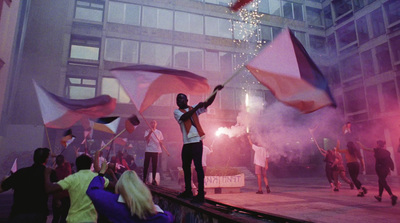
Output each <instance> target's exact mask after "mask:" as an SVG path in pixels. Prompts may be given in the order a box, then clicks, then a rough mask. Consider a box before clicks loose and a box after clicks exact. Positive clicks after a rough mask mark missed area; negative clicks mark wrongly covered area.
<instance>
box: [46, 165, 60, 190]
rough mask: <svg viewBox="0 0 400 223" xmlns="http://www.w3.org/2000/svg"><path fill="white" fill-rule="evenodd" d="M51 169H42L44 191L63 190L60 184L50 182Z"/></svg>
mask: <svg viewBox="0 0 400 223" xmlns="http://www.w3.org/2000/svg"><path fill="white" fill-rule="evenodd" d="M52 171H53V169H52V168H50V167H47V168H46V169H45V171H44V188H45V190H46V193H48V194H50V193H55V192H59V191H62V190H63V189H62V188H61V186H60V185H58V184H57V183H52V182H51V181H50V175H51V172H52Z"/></svg>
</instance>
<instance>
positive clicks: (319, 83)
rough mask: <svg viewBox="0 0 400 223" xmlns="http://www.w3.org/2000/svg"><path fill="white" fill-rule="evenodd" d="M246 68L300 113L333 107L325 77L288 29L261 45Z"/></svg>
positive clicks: (279, 98)
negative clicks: (261, 47)
mask: <svg viewBox="0 0 400 223" xmlns="http://www.w3.org/2000/svg"><path fill="white" fill-rule="evenodd" d="M246 68H247V69H248V70H249V71H250V72H251V73H252V74H253V75H254V77H255V78H256V79H257V80H258V81H259V82H261V84H263V85H264V86H266V87H267V88H268V89H269V90H270V91H271V92H272V94H273V95H274V96H275V97H276V98H277V99H278V100H279V101H281V102H283V103H285V104H286V105H289V106H292V107H295V108H297V109H298V110H300V111H301V112H303V113H310V112H313V111H315V110H318V109H320V108H322V107H324V106H328V105H331V106H334V107H336V103H335V100H334V99H333V97H332V94H331V92H330V90H329V87H328V82H327V80H326V79H325V78H324V76H323V75H322V72H321V71H320V70H319V69H318V67H317V65H316V64H315V63H314V62H313V61H312V60H311V57H310V56H309V55H308V53H307V52H306V50H305V49H304V47H303V46H302V45H301V43H300V41H299V40H297V39H296V37H295V36H294V35H293V33H292V32H291V31H290V30H289V29H286V30H284V31H282V33H281V34H279V36H278V37H277V38H276V39H274V41H272V42H271V43H270V44H269V45H267V46H266V47H265V48H264V49H262V51H261V52H260V53H259V54H258V55H257V56H256V57H255V58H253V59H252V60H251V61H250V62H249V63H247V64H246Z"/></svg>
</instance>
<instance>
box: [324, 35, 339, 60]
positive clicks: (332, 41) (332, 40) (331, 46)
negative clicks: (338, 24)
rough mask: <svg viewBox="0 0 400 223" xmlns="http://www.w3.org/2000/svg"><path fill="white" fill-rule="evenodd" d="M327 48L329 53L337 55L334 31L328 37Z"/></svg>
mask: <svg viewBox="0 0 400 223" xmlns="http://www.w3.org/2000/svg"><path fill="white" fill-rule="evenodd" d="M326 48H327V50H328V55H335V56H336V55H337V51H336V39H335V33H332V34H331V35H329V36H328V37H327V38H326Z"/></svg>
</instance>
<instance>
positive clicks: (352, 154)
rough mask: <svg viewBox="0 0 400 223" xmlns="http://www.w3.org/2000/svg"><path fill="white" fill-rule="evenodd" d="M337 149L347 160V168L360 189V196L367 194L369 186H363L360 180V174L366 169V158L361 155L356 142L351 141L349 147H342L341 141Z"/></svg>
mask: <svg viewBox="0 0 400 223" xmlns="http://www.w3.org/2000/svg"><path fill="white" fill-rule="evenodd" d="M337 151H338V152H339V153H343V154H344V155H345V158H346V162H347V169H348V170H349V174H350V178H351V180H352V181H353V183H354V185H355V186H356V188H357V190H358V194H357V196H358V197H364V195H365V194H367V188H365V187H363V186H362V184H361V182H360V181H359V180H358V174H359V173H360V164H361V171H364V170H365V163H364V159H363V158H362V157H361V153H360V151H359V150H358V149H357V147H356V145H355V144H354V142H352V141H350V142H348V143H347V149H340V143H338V148H337Z"/></svg>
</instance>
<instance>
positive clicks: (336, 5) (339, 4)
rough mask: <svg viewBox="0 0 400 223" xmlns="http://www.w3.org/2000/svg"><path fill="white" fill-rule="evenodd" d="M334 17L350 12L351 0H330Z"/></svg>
mask: <svg viewBox="0 0 400 223" xmlns="http://www.w3.org/2000/svg"><path fill="white" fill-rule="evenodd" d="M332 5H333V9H334V10H335V15H336V18H338V17H340V16H342V15H344V14H346V13H347V12H350V11H351V9H352V5H351V0H334V1H332Z"/></svg>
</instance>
